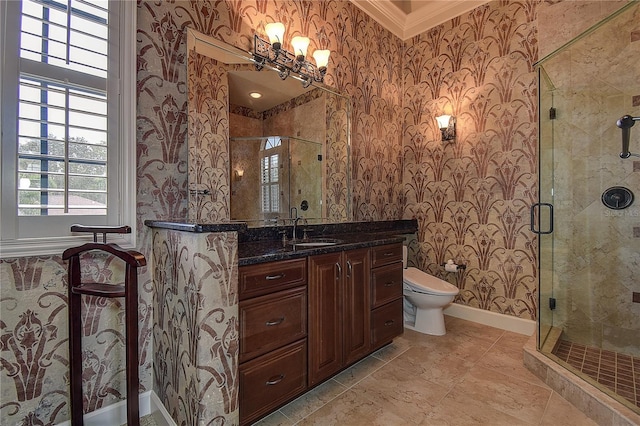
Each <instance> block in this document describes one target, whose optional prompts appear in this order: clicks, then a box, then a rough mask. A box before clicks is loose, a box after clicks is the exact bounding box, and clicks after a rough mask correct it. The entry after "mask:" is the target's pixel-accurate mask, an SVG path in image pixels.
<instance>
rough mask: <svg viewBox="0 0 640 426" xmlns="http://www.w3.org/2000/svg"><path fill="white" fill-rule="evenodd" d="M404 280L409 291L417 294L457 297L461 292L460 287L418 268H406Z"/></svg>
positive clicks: (403, 275)
mask: <svg viewBox="0 0 640 426" xmlns="http://www.w3.org/2000/svg"><path fill="white" fill-rule="evenodd" d="M402 280H403V282H404V287H405V288H406V289H407V290H411V291H413V292H416V293H423V294H434V295H439V296H455V295H456V294H458V292H459V290H458V287H456V286H454V285H452V284H450V283H448V282H446V281H444V280H441V279H440V278H436V277H434V276H432V275H429V274H427V273H425V272H423V271H421V270H420V269H418V268H413V267H410V268H406V269H405V270H404V273H403V274H402ZM407 287H408V288H407Z"/></svg>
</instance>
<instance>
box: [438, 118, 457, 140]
mask: <svg viewBox="0 0 640 426" xmlns="http://www.w3.org/2000/svg"><path fill="white" fill-rule="evenodd" d="M436 121H437V122H438V127H439V128H440V133H441V136H442V142H455V140H456V118H455V117H454V116H452V115H441V116H439V117H436Z"/></svg>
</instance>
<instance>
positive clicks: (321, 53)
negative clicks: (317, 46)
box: [313, 50, 331, 70]
mask: <svg viewBox="0 0 640 426" xmlns="http://www.w3.org/2000/svg"><path fill="white" fill-rule="evenodd" d="M330 54H331V51H330V50H316V51H315V52H313V59H315V60H316V65H317V66H318V68H320V69H322V68H324V69H325V70H326V68H327V65H328V64H329V55H330Z"/></svg>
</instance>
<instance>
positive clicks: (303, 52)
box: [291, 36, 309, 61]
mask: <svg viewBox="0 0 640 426" xmlns="http://www.w3.org/2000/svg"><path fill="white" fill-rule="evenodd" d="M291 46H292V47H293V54H294V55H296V58H297V59H298V60H299V61H301V60H302V61H303V60H304V58H305V56H307V48H308V47H309V38H308V37H300V36H297V37H294V38H292V39H291ZM301 57H302V59H300V58H301Z"/></svg>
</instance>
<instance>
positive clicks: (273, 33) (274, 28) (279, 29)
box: [264, 22, 284, 50]
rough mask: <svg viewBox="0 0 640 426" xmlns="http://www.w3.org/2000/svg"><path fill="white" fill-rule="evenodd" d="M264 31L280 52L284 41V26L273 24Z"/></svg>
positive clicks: (265, 27) (266, 26)
mask: <svg viewBox="0 0 640 426" xmlns="http://www.w3.org/2000/svg"><path fill="white" fill-rule="evenodd" d="M264 31H265V32H266V33H267V36H268V37H269V41H270V42H271V45H272V46H273V48H274V49H275V50H279V49H280V48H281V47H282V40H283V39H284V24H282V23H280V22H272V23H270V24H267V25H265V26H264Z"/></svg>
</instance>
